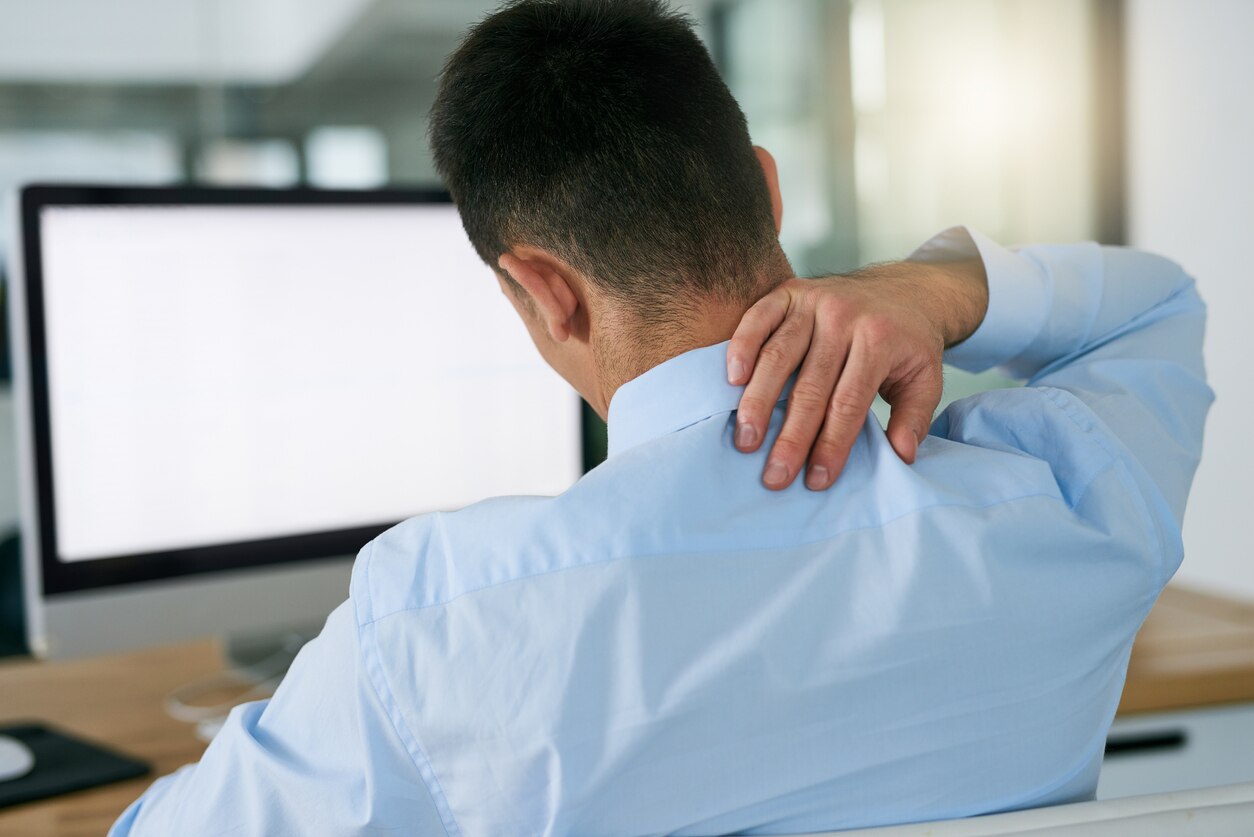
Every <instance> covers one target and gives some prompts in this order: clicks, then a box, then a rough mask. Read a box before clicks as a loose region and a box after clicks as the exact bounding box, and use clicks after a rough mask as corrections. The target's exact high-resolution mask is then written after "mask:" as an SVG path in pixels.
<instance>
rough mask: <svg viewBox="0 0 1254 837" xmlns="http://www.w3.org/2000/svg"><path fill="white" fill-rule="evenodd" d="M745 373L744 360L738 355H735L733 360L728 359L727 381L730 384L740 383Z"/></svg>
mask: <svg viewBox="0 0 1254 837" xmlns="http://www.w3.org/2000/svg"><path fill="white" fill-rule="evenodd" d="M744 375H745V364H744V361H742V360H741V359H740V358H738V357H734V358H732V359H731V360H729V361H727V382H728V383H729V384H735V383H738V382H739V381H740V379H741V378H743V377H744Z"/></svg>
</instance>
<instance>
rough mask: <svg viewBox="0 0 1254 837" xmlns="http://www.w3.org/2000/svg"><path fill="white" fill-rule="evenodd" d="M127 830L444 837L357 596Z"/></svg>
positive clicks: (120, 828) (156, 792)
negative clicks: (368, 644) (388, 695)
mask: <svg viewBox="0 0 1254 837" xmlns="http://www.w3.org/2000/svg"><path fill="white" fill-rule="evenodd" d="M109 833H110V835H111V837H120V836H121V835H149V834H151V835H169V834H182V835H198V834H226V833H230V834H233V835H282V834H293V835H295V834H414V835H444V834H446V831H445V829H444V828H443V826H442V825H441V822H440V818H439V816H438V814H437V813H436V808H435V806H434V803H433V801H432V799H431V796H430V794H429V793H428V791H427V788H426V786H425V784H424V783H423V781H422V779H421V777H420V775H419V774H418V771H417V769H416V767H415V765H414V763H413V760H412V759H411V758H410V756H409V754H408V752H407V750H406V749H405V747H404V746H403V745H402V743H401V742H400V740H399V739H398V738H397V736H396V733H395V731H394V730H393V728H392V726H391V723H390V722H389V720H388V716H387V713H386V712H385V711H384V710H383V708H382V707H381V706H380V703H379V700H378V697H377V695H376V694H375V692H374V690H373V688H372V687H371V686H370V683H369V680H368V678H367V677H366V674H365V672H364V671H363V667H362V663H361V655H360V652H359V643H358V632H357V624H356V620H355V619H354V615H353V608H352V603H351V602H346V603H345V604H343V605H341V606H340V607H338V608H337V609H336V610H335V611H334V612H333V613H332V614H331V616H330V617H329V618H328V620H327V623H326V626H325V627H324V628H323V631H322V633H321V634H320V635H319V636H318V637H317V638H316V639H314V640H312V641H311V642H310V643H308V644H307V645H306V646H305V648H304V649H302V650H301V652H300V654H299V655H298V656H297V658H296V660H295V662H294V663H293V664H292V667H291V669H290V670H289V672H288V674H287V676H286V677H285V678H284V680H283V683H282V684H281V685H280V687H279V689H278V690H277V692H276V693H275V695H274V697H273V698H272V699H270V700H268V701H258V702H254V703H248V704H244V705H242V706H239V707H236V708H235V709H234V710H232V712H231V714H230V717H229V718H228V720H227V722H226V724H225V726H224V727H223V728H222V730H221V732H219V733H218V735H217V736H216V737H215V738H214V739H213V742H212V743H211V744H210V746H209V749H208V750H207V751H206V752H205V755H204V758H202V759H201V761H200V762H199V763H198V764H193V765H188V766H186V767H183V768H181V769H180V770H178V771H177V772H175V773H173V774H171V775H169V776H166V777H163V778H161V779H159V780H157V782H155V783H154V784H153V785H152V786H151V787H150V788H149V789H148V790H147V792H145V793H144V795H143V796H142V797H140V798H139V799H138V800H136V801H135V802H134V803H133V804H132V805H131V806H130V807H129V808H128V809H127V810H126V811H125V812H124V813H123V814H122V816H121V818H120V819H119V820H118V821H117V822H116V823H115V824H114V826H113V828H112V830H110V832H109Z"/></svg>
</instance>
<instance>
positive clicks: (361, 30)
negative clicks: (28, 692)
mask: <svg viewBox="0 0 1254 837" xmlns="http://www.w3.org/2000/svg"><path fill="white" fill-rule="evenodd" d="M494 5H495V4H494V3H491V2H479V1H478V0H41V1H40V2H32V1H31V0H0V190H4V191H5V192H8V191H9V190H11V189H12V187H14V186H17V185H18V184H21V183H27V182H32V181H62V180H71V181H107V182H125V183H154V184H164V183H176V182H195V183H205V184H222V185H236V184H246V185H262V186H275V187H283V186H294V185H310V186H316V187H366V188H371V187H382V186H387V185H400V184H404V185H421V184H430V183H433V182H435V180H436V178H435V174H434V170H433V167H432V164H431V159H430V156H429V152H428V149H427V142H426V115H427V111H428V108H429V107H430V104H431V101H432V98H433V95H434V89H435V77H436V75H437V73H438V71H439V68H440V66H441V63H442V61H443V58H444V56H445V55H446V54H447V53H448V51H449V50H450V49H452V47H453V46H454V45H455V44H456V42H457V40H458V38H459V36H460V34H461V33H462V32H464V30H465V28H466V27H467V26H468V25H469V24H470V23H472V22H473V21H474V20H476V19H477V18H478V17H480V16H481V15H482V14H483V13H484V12H485V11H487V10H488V9H490V8H491V7H493V6H494ZM678 5H681V6H683V7H684V8H686V9H687V10H688V11H689V12H690V13H691V14H692V15H693V16H694V18H695V19H696V20H697V22H698V24H699V28H700V31H701V34H702V37H703V38H704V39H705V40H706V42H707V44H708V45H709V46H710V49H711V51H712V53H713V54H714V56H715V59H716V61H717V62H718V64H719V66H720V68H721V70H722V71H723V73H724V74H725V77H726V78H727V80H728V82H729V84H730V85H731V87H732V89H733V91H734V92H735V94H736V95H737V97H738V98H739V100H740V101H741V103H742V105H743V106H744V109H745V111H746V113H747V115H748V117H749V122H750V127H751V130H752V133H753V136H754V138H755V141H757V142H758V143H760V144H762V145H765V146H767V147H768V148H770V149H771V150H772V151H773V152H774V154H775V156H776V157H777V159H778V161H779V166H780V172H781V179H782V184H783V191H784V196H785V201H786V206H787V209H786V213H785V223H784V230H783V240H784V245H785V248H786V250H787V251H788V253H789V255H790V256H791V258H792V259H793V264H794V266H795V267H796V268H797V269H798V270H799V271H801V272H804V273H809V274H815V273H822V272H830V271H836V270H844V269H849V268H851V267H854V266H856V265H858V264H861V263H864V262H867V261H873V260H882V259H889V258H899V257H902V256H904V255H906V254H907V253H908V252H909V251H910V250H911V249H912V248H913V247H914V246H915V245H917V244H918V243H920V242H922V241H923V240H924V239H926V238H927V237H928V236H929V235H931V234H932V233H934V232H936V231H938V230H940V229H942V228H944V227H946V226H949V225H952V224H955V223H967V224H971V225H973V226H975V227H977V228H979V229H981V230H982V231H984V232H985V233H987V234H989V235H991V236H993V237H994V238H997V239H999V240H1001V241H1003V242H1007V243H1014V242H1025V241H1069V240H1076V239H1096V240H1100V241H1103V242H1107V243H1130V244H1134V245H1138V246H1143V247H1146V248H1149V249H1153V250H1156V251H1159V252H1162V253H1164V254H1166V255H1169V256H1171V257H1173V258H1175V259H1177V260H1179V261H1181V262H1182V263H1183V264H1184V265H1185V266H1186V267H1187V268H1189V269H1190V271H1192V272H1193V273H1194V274H1195V275H1196V276H1197V277H1198V279H1199V282H1200V284H1201V288H1202V292H1203V294H1204V295H1205V297H1206V298H1207V300H1208V301H1209V302H1210V305H1211V318H1212V319H1211V327H1210V332H1209V334H1208V345H1207V355H1208V363H1209V365H1210V370H1211V375H1212V377H1213V381H1214V385H1215V388H1216V390H1217V391H1218V392H1219V396H1220V400H1219V402H1218V403H1217V404H1216V407H1215V409H1214V412H1213V414H1212V419H1211V423H1210V428H1209V437H1208V440H1207V454H1206V458H1205V461H1204V462H1203V465H1202V468H1201V471H1200V474H1199V477H1198V485H1197V490H1196V492H1195V494H1194V497H1193V500H1192V501H1191V506H1190V512H1189V515H1190V516H1189V520H1188V524H1187V540H1188V555H1187V558H1186V561H1185V565H1184V568H1183V569H1182V570H1181V576H1182V577H1183V578H1185V579H1187V580H1189V581H1190V582H1193V583H1195V584H1197V585H1200V586H1204V587H1209V588H1212V589H1218V590H1221V591H1223V592H1226V593H1229V594H1237V595H1244V596H1246V597H1249V598H1251V599H1254V561H1251V560H1249V557H1248V556H1249V554H1250V553H1251V552H1254V534H1251V532H1250V531H1249V529H1248V527H1244V526H1242V525H1241V524H1242V522H1243V521H1244V515H1245V513H1246V510H1247V507H1248V506H1249V504H1250V501H1251V499H1252V498H1254V493H1252V492H1251V490H1250V489H1249V487H1248V484H1249V474H1251V473H1254V452H1252V451H1251V446H1250V445H1248V444H1247V443H1246V433H1245V427H1244V422H1243V420H1242V419H1243V417H1244V414H1245V413H1246V412H1247V411H1248V410H1249V409H1250V408H1254V382H1252V381H1254V378H1252V376H1250V375H1248V374H1247V372H1246V363H1247V354H1248V349H1249V347H1250V341H1249V340H1248V338H1247V336H1246V335H1247V333H1248V331H1249V327H1248V326H1247V325H1246V324H1245V323H1244V322H1243V318H1244V317H1245V316H1246V315H1247V312H1249V311H1251V310H1254V290H1251V289H1250V283H1249V282H1248V281H1247V280H1246V273H1247V270H1246V268H1245V264H1244V259H1243V258H1242V255H1243V254H1242V253H1241V252H1240V250H1239V247H1240V246H1241V244H1240V242H1241V241H1242V239H1243V236H1244V235H1245V234H1247V232H1248V231H1249V228H1250V226H1251V224H1254V164H1252V163H1251V161H1250V149H1251V148H1254V97H1251V96H1250V84H1251V80H1254V51H1251V50H1250V49H1249V48H1248V41H1249V37H1250V35H1251V34H1252V33H1254V4H1252V3H1248V2H1246V0H1197V2H1190V3H1184V2H1172V0H1122V2H1120V0H690V1H689V2H685V3H680V4H678ZM5 212H6V213H7V214H5V215H3V216H0V230H3V232H0V251H2V250H5V249H7V247H8V237H9V235H10V228H11V226H12V222H13V219H12V214H11V208H8V209H6V210H5ZM1001 383H1002V382H1001V381H1000V380H999V379H997V378H995V377H988V376H985V377H981V378H969V377H966V376H962V375H960V374H958V373H953V374H952V376H951V378H950V382H949V396H950V397H953V396H958V395H962V394H964V393H967V392H970V391H973V390H975V389H979V388H983V387H988V386H996V385H1000V384H1001ZM6 450H7V452H5V453H4V454H3V457H0V485H2V486H3V488H2V493H3V496H0V506H2V507H3V509H4V514H6V515H7V514H8V513H9V512H8V510H9V509H12V508H14V507H15V503H14V502H13V501H12V495H13V492H14V488H13V477H12V470H13V456H12V451H11V446H10V448H9V449H6ZM14 517H15V515H14ZM5 522H6V523H8V521H5Z"/></svg>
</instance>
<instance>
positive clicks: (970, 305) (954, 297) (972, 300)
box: [912, 259, 988, 348]
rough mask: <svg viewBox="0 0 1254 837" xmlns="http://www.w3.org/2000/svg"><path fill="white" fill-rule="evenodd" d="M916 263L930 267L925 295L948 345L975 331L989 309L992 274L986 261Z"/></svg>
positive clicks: (930, 314) (926, 278)
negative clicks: (989, 273)
mask: <svg viewBox="0 0 1254 837" xmlns="http://www.w3.org/2000/svg"><path fill="white" fill-rule="evenodd" d="M912 264H917V265H918V266H919V267H921V268H924V269H925V271H926V273H925V276H924V282H925V283H926V288H925V289H924V294H923V298H924V299H926V300H927V307H928V312H927V313H928V315H929V316H930V317H931V318H932V322H933V323H934V324H935V325H936V327H937V329H938V330H939V331H940V334H941V337H942V338H943V339H944V341H945V348H949V347H951V346H955V345H957V344H958V343H961V342H962V341H964V340H966V339H967V338H968V337H970V336H971V335H972V334H974V333H975V331H976V329H978V328H979V327H980V323H982V322H984V316H985V314H987V313H988V277H987V275H986V274H985V271H984V262H983V261H982V260H980V259H968V260H964V261H952V262H932V263H925V262H914V263H912Z"/></svg>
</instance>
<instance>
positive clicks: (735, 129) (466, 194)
mask: <svg viewBox="0 0 1254 837" xmlns="http://www.w3.org/2000/svg"><path fill="white" fill-rule="evenodd" d="M431 145H432V150H433V152H434V156H435V163H436V168H437V169H438V171H439V173H440V175H441V176H442V177H443V178H444V181H445V184H446V186H447V187H448V189H449V191H450V192H451V193H452V195H453V199H454V200H455V201H456V202H457V206H458V208H459V210H460V211H461V216H462V222H463V224H464V225H465V227H466V232H467V233H468V234H469V236H470V240H471V242H472V243H473V244H474V246H475V248H476V249H477V250H478V252H479V255H480V256H481V257H482V258H483V260H484V261H485V262H487V263H488V264H489V265H491V266H492V267H493V268H496V265H497V261H498V259H499V258H500V256H501V254H502V253H504V252H505V251H506V250H507V249H509V248H510V247H512V246H516V245H519V244H530V245H532V246H536V247H541V248H543V249H545V250H548V251H549V252H552V253H554V254H555V255H557V256H559V257H561V258H562V259H564V260H565V261H567V262H568V263H569V264H570V265H571V266H572V267H574V268H576V269H577V270H579V271H581V272H582V273H584V274H585V275H586V276H587V277H588V278H589V280H590V281H591V282H593V283H595V284H596V285H597V286H598V287H599V288H602V289H603V290H605V291H606V292H607V293H609V294H611V295H613V296H614V297H616V298H618V299H620V300H622V301H624V302H625V303H627V304H628V305H630V306H632V307H633V308H634V309H635V310H636V311H638V312H639V313H641V314H643V315H645V316H646V317H647V316H649V314H650V312H653V313H659V312H658V306H662V307H663V309H664V308H665V307H669V306H671V305H673V304H674V303H676V302H680V303H682V302H683V300H684V299H685V298H686V297H691V296H692V295H693V292H694V291H695V292H698V293H703V294H708V295H712V296H716V297H719V298H727V299H735V300H746V299H753V298H756V296H757V295H759V294H760V293H761V292H762V288H760V287H759V286H758V282H759V279H760V276H759V273H760V270H761V268H762V266H763V265H764V263H765V261H766V260H768V259H770V258H771V256H772V254H773V253H775V252H776V251H777V247H778V243H777V239H776V234H775V225H774V219H773V215H772V211H771V201H770V195H769V193H768V191H767V187H766V180H765V177H764V176H763V173H762V169H761V166H760V165H759V163H758V160H757V157H756V156H755V155H754V153H753V147H752V145H751V143H750V140H749V132H748V128H747V126H746V125H745V117H744V114H743V113H742V112H741V110H740V107H739V106H738V105H737V104H736V100H735V99H734V98H733V97H732V95H731V91H729V90H728V89H727V85H726V84H724V83H723V80H722V79H721V78H720V77H719V74H718V71H717V70H716V69H715V67H714V63H713V61H712V60H711V59H710V55H709V53H708V52H707V51H706V49H705V47H704V46H703V45H702V43H701V41H700V39H698V37H697V35H696V33H695V32H694V31H693V29H692V25H691V23H690V21H689V19H688V18H687V17H685V16H684V15H681V14H678V13H676V12H674V11H672V10H671V9H669V8H668V7H667V5H666V4H665V3H663V2H660V0H519V1H518V2H512V3H508V4H507V5H505V6H504V7H502V8H501V9H499V10H498V11H497V12H495V13H494V14H491V15H490V16H488V17H487V18H486V19H484V20H483V21H481V22H480V23H479V24H477V25H476V26H475V27H473V28H472V29H471V30H470V32H469V33H468V34H467V36H466V38H465V40H463V42H462V43H461V45H460V46H459V47H458V49H457V50H456V51H455V52H454V53H453V54H452V55H451V56H450V57H449V59H448V61H447V63H446V64H445V67H444V71H443V74H442V75H441V78H440V84H439V91H438V93H437V95H436V99H435V104H434V105H433V107H432V110H431Z"/></svg>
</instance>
